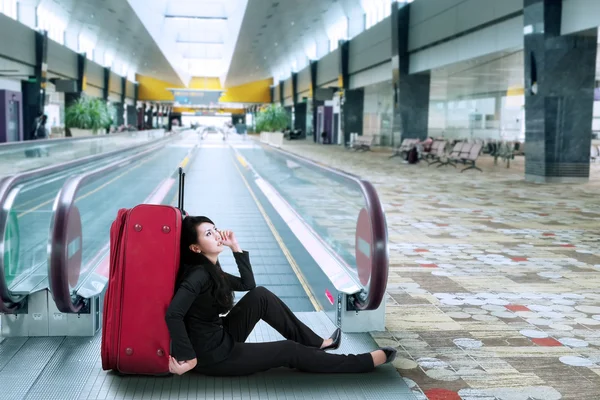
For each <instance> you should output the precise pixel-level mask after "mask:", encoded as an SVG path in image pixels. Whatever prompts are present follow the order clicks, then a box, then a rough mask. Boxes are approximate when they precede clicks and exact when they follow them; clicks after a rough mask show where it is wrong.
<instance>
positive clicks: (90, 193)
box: [17, 153, 157, 218]
mask: <svg viewBox="0 0 600 400" xmlns="http://www.w3.org/2000/svg"><path fill="white" fill-rule="evenodd" d="M156 156H157V153H155V154H154V155H153V156H150V157H148V158H147V159H146V160H143V161H142V162H141V163H139V164H138V165H136V166H135V167H132V168H130V169H128V170H127V171H125V172H123V173H122V174H119V175H118V176H116V177H114V178H113V179H111V180H110V181H108V182H106V183H104V184H103V185H101V186H99V187H97V188H96V189H94V190H92V191H90V192H88V193H86V194H84V195H81V196H80V197H78V198H77V199H75V202H78V201H79V200H83V199H85V198H86V197H88V196H90V195H92V194H94V193H96V192H98V191H99V190H101V189H103V188H105V187H106V186H108V185H110V184H111V183H113V182H114V181H116V180H117V179H120V178H121V177H123V176H125V175H127V174H128V173H130V172H131V171H133V170H136V169H138V168H139V167H141V166H142V165H144V164H145V163H147V162H148V161H150V160H152V159H153V158H155V157H156ZM54 199H55V197H53V198H51V199H50V200H47V201H45V202H43V203H41V204H39V205H37V206H35V207H33V208H31V209H29V210H27V211H25V212H22V213H21V214H19V215H17V218H21V217H23V216H25V215H27V214H30V213H32V212H34V211H37V210H39V209H40V208H42V207H44V206H45V205H48V204H50V203H52V202H54Z"/></svg>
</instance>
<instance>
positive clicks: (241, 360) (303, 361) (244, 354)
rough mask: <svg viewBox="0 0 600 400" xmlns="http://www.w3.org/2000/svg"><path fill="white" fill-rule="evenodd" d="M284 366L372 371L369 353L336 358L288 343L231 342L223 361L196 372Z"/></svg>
mask: <svg viewBox="0 0 600 400" xmlns="http://www.w3.org/2000/svg"><path fill="white" fill-rule="evenodd" d="M278 367H288V368H296V369H298V370H300V371H304V372H315V373H327V374H333V373H360V372H369V371H372V370H373V369H375V364H374V361H373V356H372V355H371V354H370V353H364V354H357V355H353V354H350V355H340V354H331V353H326V352H324V351H320V350H318V349H315V348H313V347H307V346H304V345H301V344H299V343H296V342H293V341H291V340H282V341H279V342H267V343H235V344H234V348H233V350H232V352H231V354H230V356H229V357H228V358H227V359H226V360H225V361H223V362H220V363H218V364H215V365H211V366H209V367H204V368H196V371H198V372H200V373H203V374H206V375H212V376H243V375H250V374H253V373H256V372H263V371H267V370H269V369H271V368H278Z"/></svg>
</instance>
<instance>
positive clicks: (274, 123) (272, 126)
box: [256, 104, 290, 132]
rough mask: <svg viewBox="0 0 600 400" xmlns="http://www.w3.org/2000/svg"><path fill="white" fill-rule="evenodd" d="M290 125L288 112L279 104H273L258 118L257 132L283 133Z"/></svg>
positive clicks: (260, 112)
mask: <svg viewBox="0 0 600 400" xmlns="http://www.w3.org/2000/svg"><path fill="white" fill-rule="evenodd" d="M289 125H290V116H289V114H288V112H287V111H286V110H285V108H283V107H282V106H281V105H279V104H271V105H269V106H267V107H266V108H264V109H262V110H260V111H259V113H258V115H257V116H256V132H281V131H282V130H284V129H285V128H287V127H288V126H289Z"/></svg>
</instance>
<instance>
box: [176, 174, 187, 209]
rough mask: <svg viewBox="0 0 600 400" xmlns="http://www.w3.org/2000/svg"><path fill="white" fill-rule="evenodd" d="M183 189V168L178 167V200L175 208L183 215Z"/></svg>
mask: <svg viewBox="0 0 600 400" xmlns="http://www.w3.org/2000/svg"><path fill="white" fill-rule="evenodd" d="M184 188H185V172H183V168H181V167H179V198H178V200H177V208H179V210H180V211H181V213H182V214H183V194H184Z"/></svg>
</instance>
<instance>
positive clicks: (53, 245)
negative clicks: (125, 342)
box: [48, 136, 172, 314]
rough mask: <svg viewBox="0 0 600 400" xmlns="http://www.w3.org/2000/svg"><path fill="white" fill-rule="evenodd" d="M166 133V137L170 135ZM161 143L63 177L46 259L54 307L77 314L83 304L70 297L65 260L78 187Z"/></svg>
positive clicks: (55, 202) (55, 204) (66, 259)
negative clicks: (69, 226)
mask: <svg viewBox="0 0 600 400" xmlns="http://www.w3.org/2000/svg"><path fill="white" fill-rule="evenodd" d="M171 137H172V136H169V137H167V138H171ZM163 147H164V144H163V143H160V144H159V145H157V146H153V147H151V148H149V149H148V150H146V151H144V152H141V153H138V154H135V155H133V156H130V157H127V158H125V159H122V160H119V161H117V162H114V163H112V164H109V165H107V166H105V167H103V168H101V169H99V170H95V171H90V172H88V173H85V174H82V175H78V176H73V177H70V178H68V179H67V180H66V182H65V183H64V184H63V187H62V188H61V189H60V191H59V192H58V195H57V196H56V200H55V201H54V213H53V214H52V221H51V223H50V237H49V239H48V240H49V246H48V247H49V249H50V250H49V251H50V254H49V258H48V259H49V262H48V284H49V286H50V293H51V294H52V298H53V299H54V302H55V303H56V307H57V308H58V310H59V311H61V312H63V313H72V314H76V313H79V312H81V310H82V308H83V306H84V303H83V302H82V301H80V300H81V299H75V301H73V300H74V299H73V298H72V297H71V288H70V287H69V277H68V272H69V271H68V270H67V265H68V260H69V248H68V246H69V243H67V236H68V233H69V232H68V219H69V214H70V213H71V209H72V208H73V206H74V205H75V199H76V197H77V193H78V191H79V189H80V188H81V187H82V186H83V185H84V184H86V183H91V182H94V181H95V180H97V179H100V178H102V177H103V176H106V174H107V173H109V172H113V171H114V170H117V169H119V168H120V167H122V166H123V165H124V164H129V163H130V162H132V161H135V160H137V159H139V158H143V157H145V156H147V155H149V154H151V153H153V152H156V151H158V150H159V149H161V148H163Z"/></svg>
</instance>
